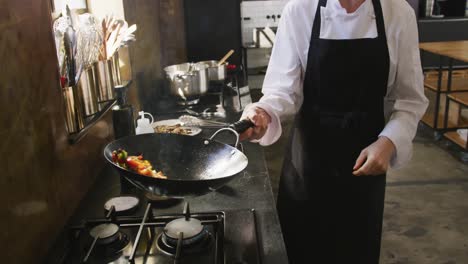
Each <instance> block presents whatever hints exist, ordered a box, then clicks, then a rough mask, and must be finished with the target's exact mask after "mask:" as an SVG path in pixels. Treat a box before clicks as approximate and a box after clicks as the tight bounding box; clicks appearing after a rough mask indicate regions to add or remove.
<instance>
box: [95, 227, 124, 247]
mask: <svg viewBox="0 0 468 264" xmlns="http://www.w3.org/2000/svg"><path fill="white" fill-rule="evenodd" d="M89 234H90V235H91V236H92V237H93V238H94V239H96V238H97V239H98V240H97V243H98V244H110V243H112V242H114V241H115V240H116V239H117V238H119V226H118V225H116V224H101V225H98V226H95V227H93V228H92V229H91V231H89Z"/></svg>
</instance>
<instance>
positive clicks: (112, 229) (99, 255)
mask: <svg viewBox="0 0 468 264" xmlns="http://www.w3.org/2000/svg"><path fill="white" fill-rule="evenodd" d="M89 234H90V235H91V237H92V238H94V240H95V242H96V244H94V243H93V244H92V245H91V247H90V248H89V249H88V253H87V256H86V258H85V262H86V261H87V260H88V258H91V259H94V260H99V261H105V263H107V262H110V261H114V260H116V259H118V258H119V257H120V256H122V254H123V253H124V250H125V248H126V247H127V246H128V245H129V244H130V240H129V239H128V236H127V234H125V233H123V232H121V231H119V226H117V225H116V224H100V225H98V226H95V227H93V228H92V229H91V230H90V232H89Z"/></svg>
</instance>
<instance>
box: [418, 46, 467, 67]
mask: <svg viewBox="0 0 468 264" xmlns="http://www.w3.org/2000/svg"><path fill="white" fill-rule="evenodd" d="M419 48H420V49H422V50H424V51H427V52H430V53H434V54H437V55H442V56H445V57H448V58H452V59H456V60H459V61H463V62H467V63H468V40H463V41H443V42H424V43H420V44H419Z"/></svg>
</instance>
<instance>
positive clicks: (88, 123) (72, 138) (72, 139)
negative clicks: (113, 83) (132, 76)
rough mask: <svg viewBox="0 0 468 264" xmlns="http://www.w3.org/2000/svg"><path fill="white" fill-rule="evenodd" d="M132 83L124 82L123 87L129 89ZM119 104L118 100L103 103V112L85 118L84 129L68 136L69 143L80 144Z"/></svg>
mask: <svg viewBox="0 0 468 264" xmlns="http://www.w3.org/2000/svg"><path fill="white" fill-rule="evenodd" d="M131 82H132V81H131V80H130V81H126V82H124V84H123V86H125V87H128V86H129V85H130V84H131ZM116 103H117V100H116V99H113V100H110V101H107V102H102V103H101V104H102V105H103V106H102V108H101V110H100V111H99V112H97V113H95V114H94V115H92V116H89V117H86V118H85V124H84V127H83V128H82V129H80V130H79V131H78V132H75V133H71V134H69V136H68V141H69V143H70V144H76V143H78V142H79V141H80V140H81V139H82V138H83V137H84V136H85V135H86V134H87V133H88V131H89V129H90V128H91V127H93V126H94V125H95V124H96V123H97V122H98V121H99V120H101V119H102V117H103V116H105V115H106V113H107V112H108V111H109V110H110V109H112V107H113V106H114V105H115V104H116Z"/></svg>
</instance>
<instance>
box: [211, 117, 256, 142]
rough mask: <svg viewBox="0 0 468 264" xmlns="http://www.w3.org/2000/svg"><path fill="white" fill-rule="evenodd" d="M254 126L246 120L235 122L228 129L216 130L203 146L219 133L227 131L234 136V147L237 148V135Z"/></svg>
mask: <svg viewBox="0 0 468 264" xmlns="http://www.w3.org/2000/svg"><path fill="white" fill-rule="evenodd" d="M254 126H255V124H254V123H252V121H250V120H248V119H244V120H240V121H237V122H235V123H233V124H231V125H230V126H229V127H225V128H221V129H219V130H217V131H216V132H215V133H214V134H213V135H212V136H211V137H210V139H209V140H205V145H208V144H209V143H210V142H211V141H212V140H213V139H214V138H215V137H216V136H217V135H218V134H219V133H221V132H225V131H228V132H231V133H233V134H234V135H235V136H236V144H235V145H234V147H235V148H237V146H238V145H239V134H240V133H242V132H244V131H246V130H247V129H249V128H251V127H254Z"/></svg>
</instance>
